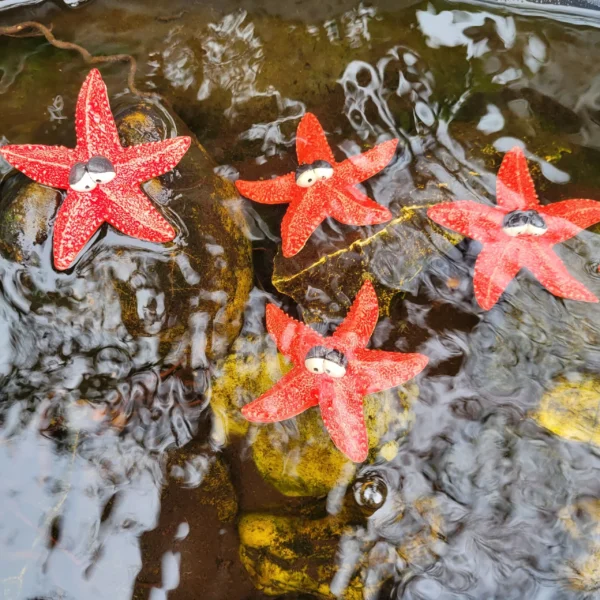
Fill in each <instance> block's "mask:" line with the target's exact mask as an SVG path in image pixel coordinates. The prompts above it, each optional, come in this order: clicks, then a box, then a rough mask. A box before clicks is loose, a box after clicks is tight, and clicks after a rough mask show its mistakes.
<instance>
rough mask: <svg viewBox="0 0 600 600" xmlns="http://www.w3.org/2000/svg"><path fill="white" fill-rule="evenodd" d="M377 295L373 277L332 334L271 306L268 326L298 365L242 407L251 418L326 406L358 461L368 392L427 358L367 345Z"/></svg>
mask: <svg viewBox="0 0 600 600" xmlns="http://www.w3.org/2000/svg"><path fill="white" fill-rule="evenodd" d="M378 316H379V306H378V303H377V295H376V294H375V290H374V289H373V286H372V284H371V282H370V281H367V282H365V284H364V285H363V286H362V288H361V290H360V291H359V293H358V295H357V296H356V299H355V301H354V304H353V305H352V307H351V308H350V312H349V313H348V316H347V317H346V319H345V320H344V321H343V322H342V324H341V325H340V326H339V327H338V328H337V330H336V331H335V333H334V334H333V335H332V336H331V337H327V338H326V337H323V336H321V335H319V334H318V333H317V332H316V331H314V330H312V329H311V328H310V327H308V326H307V325H304V324H303V323H300V322H299V321H296V320H295V319H292V318H291V317H288V316H287V315H286V314H285V313H284V312H283V311H282V310H281V309H279V308H277V307H276V306H274V305H273V304H269V305H268V306H267V329H268V330H269V333H270V334H271V336H272V337H273V339H274V340H275V342H276V343H277V347H278V348H279V350H280V351H281V352H282V353H283V354H284V356H286V358H288V359H289V360H291V361H292V363H293V364H294V368H293V369H292V370H291V371H290V372H289V373H287V374H286V375H285V376H284V377H283V378H282V379H281V380H280V381H279V382H278V383H277V384H276V385H275V386H274V387H273V388H271V389H270V390H269V391H268V392H266V393H265V394H263V395H262V396H261V397H260V398H258V399H257V400H254V401H253V402H251V403H250V404H247V405H246V406H244V407H243V408H242V414H243V415H244V416H245V417H246V419H248V420H249V421H256V422H258V423H272V422H274V421H283V420H284V419H290V418H291V417H295V416H296V415H297V414H299V413H301V412H304V411H305V410H306V409H307V408H311V407H312V406H316V405H317V404H318V405H319V406H320V408H321V415H322V416H323V422H324V423H325V427H326V428H327V430H328V431H329V435H330V436H331V439H332V440H333V443H334V444H335V445H336V446H337V447H338V448H339V450H341V451H342V452H343V453H344V454H345V455H346V456H347V457H348V458H350V459H351V460H353V461H354V462H362V461H364V460H365V459H366V457H367V453H368V443H367V429H366V426H365V420H364V416H363V396H365V395H366V394H372V393H374V392H379V391H381V390H387V389H390V388H393V387H396V386H397V385H400V384H401V383H404V382H405V381H407V380H408V379H411V378H412V377H414V376H415V375H416V374H417V373H420V372H421V371H422V370H423V368H424V367H425V365H426V364H427V361H428V358H427V357H426V356H423V355H422V354H402V353H400V352H384V351H381V350H367V349H366V348H365V346H366V345H367V343H368V341H369V338H370V337H371V335H372V333H373V331H374V329H375V325H376V324H377V318H378Z"/></svg>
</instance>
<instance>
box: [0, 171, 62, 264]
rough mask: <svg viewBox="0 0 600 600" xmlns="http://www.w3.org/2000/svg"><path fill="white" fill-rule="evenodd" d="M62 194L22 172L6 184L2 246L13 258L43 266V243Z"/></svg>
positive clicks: (0, 217)
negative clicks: (41, 250) (41, 249)
mask: <svg viewBox="0 0 600 600" xmlns="http://www.w3.org/2000/svg"><path fill="white" fill-rule="evenodd" d="M60 198H61V194H60V192H59V191H57V190H55V189H53V188H49V187H46V186H44V185H40V184H39V183H35V182H33V181H30V180H29V179H28V178H27V177H25V176H24V175H22V174H20V173H19V174H17V175H14V176H13V177H10V178H9V179H8V181H6V182H5V183H4V184H3V186H2V200H1V201H0V248H1V249H2V251H3V253H4V254H5V255H6V256H7V257H8V258H10V259H12V260H14V261H16V262H19V263H28V264H33V265H35V266H39V264H40V257H39V255H38V251H39V246H40V245H41V244H43V242H45V241H46V239H48V236H49V235H50V220H51V219H52V217H53V216H54V213H55V212H56V209H57V208H58V204H59V202H60Z"/></svg>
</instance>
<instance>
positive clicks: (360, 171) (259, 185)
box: [236, 113, 398, 258]
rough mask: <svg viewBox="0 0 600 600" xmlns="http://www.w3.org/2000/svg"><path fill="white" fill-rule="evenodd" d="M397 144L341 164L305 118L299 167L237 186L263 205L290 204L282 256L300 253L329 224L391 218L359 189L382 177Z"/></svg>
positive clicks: (310, 116) (311, 119)
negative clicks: (358, 186)
mask: <svg viewBox="0 0 600 600" xmlns="http://www.w3.org/2000/svg"><path fill="white" fill-rule="evenodd" d="M397 145H398V140H397V139H394V140H389V141H387V142H384V143H383V144H379V145H378V146H375V148H372V149H371V150H369V151H368V152H365V153H363V154H358V155H357V156H351V157H350V158H348V159H346V160H344V161H342V162H340V163H338V162H336V160H335V158H334V157H333V152H332V151H331V148H330V147H329V144H328V143H327V138H326V137H325V132H324V131H323V128H322V127H321V124H320V123H319V121H318V120H317V117H315V115H313V114H311V113H306V114H305V115H304V117H302V120H301V121H300V124H299V125H298V132H297V135H296V152H297V154H298V163H299V165H300V166H299V167H298V169H297V170H296V171H295V172H292V173H288V174H287V175H284V176H283V177H276V178H275V179H271V180H269V181H237V182H236V186H237V188H238V190H239V191H240V193H241V194H242V195H243V196H246V198H250V200H254V201H255V202H261V203H262V204H285V203H288V202H289V203H290V207H289V208H288V210H287V212H286V214H285V217H284V218H283V222H282V223H281V239H282V246H283V255H284V256H285V257H286V258H289V257H290V256H294V254H297V253H298V252H300V250H302V248H303V247H304V244H306V241H307V240H308V238H309V237H310V236H311V234H312V233H313V231H314V230H315V229H316V228H317V227H318V226H319V225H320V224H321V223H322V222H323V221H324V220H325V219H326V218H327V217H333V218H334V219H336V220H337V221H339V222H340V223H344V224H346V225H374V224H377V223H385V222H386V221H389V220H390V219H391V218H392V213H391V212H390V211H389V210H388V209H387V208H385V207H383V206H380V205H379V204H377V203H376V202H374V201H373V200H370V199H369V198H368V197H367V196H365V195H364V194H363V193H362V192H361V191H360V190H359V189H358V188H356V184H357V183H360V182H361V181H365V179H369V177H373V175H375V174H376V173H379V171H381V170H382V169H383V168H384V167H385V166H386V165H387V164H388V163H389V162H390V160H391V159H392V157H393V156H394V153H395V151H396V147H397Z"/></svg>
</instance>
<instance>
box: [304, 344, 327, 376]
mask: <svg viewBox="0 0 600 600" xmlns="http://www.w3.org/2000/svg"><path fill="white" fill-rule="evenodd" d="M329 351H330V350H329V348H325V346H313V347H312V348H311V349H310V350H309V351H308V352H307V354H306V357H305V359H304V366H305V367H306V368H307V369H308V370H309V371H310V372H311V373H316V374H317V375H322V374H323V373H325V365H324V359H325V357H326V356H327V353H328V352H329Z"/></svg>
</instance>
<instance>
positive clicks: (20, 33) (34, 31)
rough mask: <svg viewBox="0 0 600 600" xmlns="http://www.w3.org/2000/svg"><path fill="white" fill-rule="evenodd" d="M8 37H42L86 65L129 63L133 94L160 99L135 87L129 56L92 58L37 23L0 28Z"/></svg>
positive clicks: (133, 64)
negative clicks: (77, 55) (70, 51)
mask: <svg viewBox="0 0 600 600" xmlns="http://www.w3.org/2000/svg"><path fill="white" fill-rule="evenodd" d="M2 35H6V36H9V37H36V36H44V37H45V38H46V40H48V42H49V43H50V44H51V45H52V46H54V47H55V48H60V49H61V50H74V51H75V52H78V53H79V54H80V55H81V57H82V58H83V60H84V61H85V62H86V63H87V64H88V65H99V64H104V63H116V62H126V63H129V74H128V76H127V85H128V87H129V89H130V90H131V92H132V93H133V94H136V95H137V96H141V97H142V98H155V97H160V95H159V94H157V93H154V92H142V91H140V90H139V89H138V88H137V86H136V85H135V73H136V71H137V61H136V60H135V58H134V57H133V56H131V54H110V55H108V56H93V55H92V54H90V53H89V52H88V51H87V50H86V49H85V48H84V47H83V46H79V45H78V44H74V43H73V42H65V41H63V40H58V39H56V38H55V37H54V34H53V33H52V30H51V27H46V26H45V25H42V24H41V23H38V22H37V21H24V22H23V23H18V24H17V25H12V26H10V27H0V36H2Z"/></svg>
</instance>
